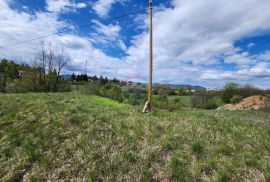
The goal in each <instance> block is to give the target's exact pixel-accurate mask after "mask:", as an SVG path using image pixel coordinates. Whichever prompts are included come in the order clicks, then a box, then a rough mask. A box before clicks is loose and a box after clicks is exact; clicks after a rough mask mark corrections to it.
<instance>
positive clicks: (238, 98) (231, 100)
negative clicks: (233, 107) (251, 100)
mask: <svg viewBox="0 0 270 182" xmlns="http://www.w3.org/2000/svg"><path fill="white" fill-rule="evenodd" d="M242 99H243V97H242V96H240V95H234V96H233V97H232V98H231V99H230V103H232V104H237V103H239V102H240V101H241V100H242Z"/></svg>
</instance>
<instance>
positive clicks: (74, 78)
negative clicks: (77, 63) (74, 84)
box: [70, 73, 76, 81]
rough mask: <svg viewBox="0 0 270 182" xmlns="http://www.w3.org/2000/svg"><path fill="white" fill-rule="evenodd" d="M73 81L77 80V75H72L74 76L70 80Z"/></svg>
mask: <svg viewBox="0 0 270 182" xmlns="http://www.w3.org/2000/svg"><path fill="white" fill-rule="evenodd" d="M70 79H71V80H72V81H74V80H76V75H75V73H72V75H71V78H70Z"/></svg>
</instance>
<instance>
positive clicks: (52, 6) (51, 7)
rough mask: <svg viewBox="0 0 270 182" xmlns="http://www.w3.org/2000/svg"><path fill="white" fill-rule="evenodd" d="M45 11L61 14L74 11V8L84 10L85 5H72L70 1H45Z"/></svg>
mask: <svg viewBox="0 0 270 182" xmlns="http://www.w3.org/2000/svg"><path fill="white" fill-rule="evenodd" d="M46 3H47V10H48V11H50V12H55V13H61V12H67V11H74V10H75V9H76V8H85V7H86V6H87V5H86V4H85V3H74V2H70V0H46Z"/></svg>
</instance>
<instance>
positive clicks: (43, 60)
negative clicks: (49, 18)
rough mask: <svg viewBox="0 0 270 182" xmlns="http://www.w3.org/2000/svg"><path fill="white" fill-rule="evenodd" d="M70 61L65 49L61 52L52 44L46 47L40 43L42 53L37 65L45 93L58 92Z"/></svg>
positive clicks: (38, 57) (37, 58)
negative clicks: (62, 76) (62, 73)
mask: <svg viewBox="0 0 270 182" xmlns="http://www.w3.org/2000/svg"><path fill="white" fill-rule="evenodd" d="M70 60H71V59H70V57H69V56H68V54H66V53H65V52H64V49H63V48H62V49H61V51H57V50H56V49H53V46H52V45H51V44H50V45H49V46H46V45H45V43H44V42H43V41H42V42H41V43H40V51H39V52H38V55H37V57H36V62H35V64H36V67H37V70H39V80H40V84H41V86H42V87H43V88H44V91H54V92H57V91H58V89H59V84H60V81H61V72H62V70H63V68H64V67H65V66H66V65H67V64H68V63H69V62H70Z"/></svg>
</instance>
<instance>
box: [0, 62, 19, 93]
mask: <svg viewBox="0 0 270 182" xmlns="http://www.w3.org/2000/svg"><path fill="white" fill-rule="evenodd" d="M18 77H19V72H18V65H17V64H15V63H14V62H13V61H9V60H6V59H3V60H1V62H0V78H1V79H0V80H1V85H0V91H1V92H5V91H6V85H7V82H8V81H9V80H11V81H12V80H14V79H16V78H18Z"/></svg>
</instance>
